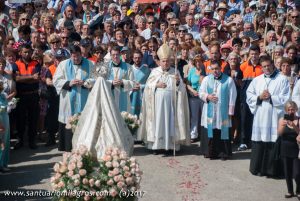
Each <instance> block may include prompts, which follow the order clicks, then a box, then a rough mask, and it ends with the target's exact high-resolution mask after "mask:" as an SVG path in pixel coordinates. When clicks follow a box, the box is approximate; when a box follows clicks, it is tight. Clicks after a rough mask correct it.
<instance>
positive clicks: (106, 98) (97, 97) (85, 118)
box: [72, 77, 134, 159]
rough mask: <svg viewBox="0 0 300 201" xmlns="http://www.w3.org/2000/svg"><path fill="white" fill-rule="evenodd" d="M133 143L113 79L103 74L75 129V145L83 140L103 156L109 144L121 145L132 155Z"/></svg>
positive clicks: (88, 146)
mask: <svg viewBox="0 0 300 201" xmlns="http://www.w3.org/2000/svg"><path fill="white" fill-rule="evenodd" d="M133 143H134V140H133V137H132V135H131V133H130V131H129V130H128V128H127V125H126V124H125V122H124V120H123V118H122V116H121V114H120V111H119V110H118V109H117V106H116V103H115V101H114V98H113V96H112V93H111V88H110V85H109V83H107V81H105V79H104V78H102V77H99V78H97V80H96V83H95V85H94V87H93V89H92V91H91V92H90V94H89V97H88V100H87V103H86V105H85V108H84V110H83V111H82V113H81V117H80V120H79V122H78V125H77V128H76V131H75V133H74V136H73V140H72V144H73V148H77V147H78V146H79V145H81V144H83V145H85V146H87V148H88V150H89V151H90V152H91V153H92V155H93V156H97V158H98V159H100V158H102V156H103V155H104V153H105V149H106V148H107V147H118V148H120V149H121V150H124V151H126V152H127V154H128V155H129V156H130V155H131V154H132V151H133Z"/></svg>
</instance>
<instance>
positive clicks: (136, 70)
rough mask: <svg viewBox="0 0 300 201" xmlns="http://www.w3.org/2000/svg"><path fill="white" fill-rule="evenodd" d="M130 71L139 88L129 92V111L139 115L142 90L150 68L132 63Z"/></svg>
mask: <svg viewBox="0 0 300 201" xmlns="http://www.w3.org/2000/svg"><path fill="white" fill-rule="evenodd" d="M132 71H133V75H134V81H135V82H136V83H139V84H140V90H138V91H132V92H131V94H130V101H131V113H132V114H135V115H137V116H139V115H140V111H141V105H142V100H143V92H144V88H145V84H146V81H147V79H148V77H149V75H150V72H151V71H150V69H149V68H148V66H146V65H144V64H143V65H141V66H140V67H136V66H135V65H134V64H133V65H132Z"/></svg>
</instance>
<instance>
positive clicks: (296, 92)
mask: <svg viewBox="0 0 300 201" xmlns="http://www.w3.org/2000/svg"><path fill="white" fill-rule="evenodd" d="M292 100H293V101H294V102H295V103H296V104H297V106H298V113H297V116H298V117H299V116H300V80H298V81H297V82H296V84H295V86H294V89H293V94H292Z"/></svg>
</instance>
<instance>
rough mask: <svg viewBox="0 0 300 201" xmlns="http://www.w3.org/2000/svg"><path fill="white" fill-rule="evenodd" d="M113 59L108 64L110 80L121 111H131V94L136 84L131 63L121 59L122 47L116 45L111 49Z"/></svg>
mask: <svg viewBox="0 0 300 201" xmlns="http://www.w3.org/2000/svg"><path fill="white" fill-rule="evenodd" d="M110 55H111V61H110V62H109V66H108V79H107V80H108V82H109V83H111V89H112V93H113V96H114V99H115V102H116V104H117V107H118V109H119V110H120V112H123V111H125V112H130V109H131V105H130V94H129V92H130V91H131V90H132V89H133V87H134V86H135V85H134V74H133V72H132V68H131V66H130V65H129V64H127V63H126V62H124V61H121V59H120V56H121V54H120V48H119V47H118V46H115V47H113V48H112V49H111V51H110Z"/></svg>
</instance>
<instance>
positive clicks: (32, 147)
mask: <svg viewBox="0 0 300 201" xmlns="http://www.w3.org/2000/svg"><path fill="white" fill-rule="evenodd" d="M29 148H30V149H37V148H38V146H37V145H36V144H33V143H32V144H29Z"/></svg>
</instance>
